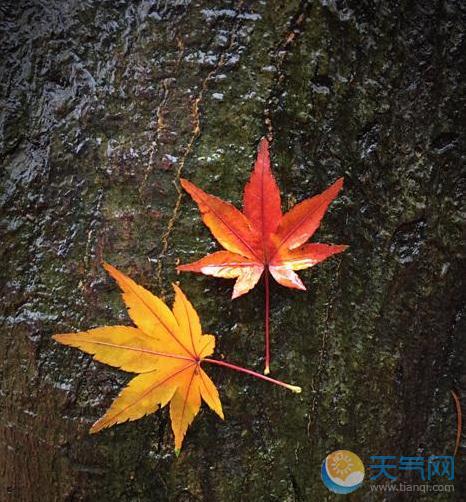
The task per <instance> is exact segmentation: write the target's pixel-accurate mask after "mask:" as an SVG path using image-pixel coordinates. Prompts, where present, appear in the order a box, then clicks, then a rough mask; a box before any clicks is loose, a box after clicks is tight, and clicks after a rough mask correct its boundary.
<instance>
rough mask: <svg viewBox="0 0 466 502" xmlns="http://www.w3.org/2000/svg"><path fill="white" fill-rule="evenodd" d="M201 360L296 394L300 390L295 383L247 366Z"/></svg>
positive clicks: (213, 360) (216, 360)
mask: <svg viewBox="0 0 466 502" xmlns="http://www.w3.org/2000/svg"><path fill="white" fill-rule="evenodd" d="M202 361H205V362H206V363H211V364H217V365H218V366H224V367H225V368H230V369H231V370H234V371H239V372H240V373H246V374H248V375H251V376H253V377H255V378H260V379H261V380H265V381H266V382H270V383H273V384H275V385H280V387H285V389H288V390H291V391H292V392H295V393H296V394H299V393H300V392H301V387H298V386H297V385H290V384H288V383H285V382H282V381H281V380H275V378H270V377H268V376H265V375H262V374H261V373H257V372H255V371H252V370H248V369H247V368H243V367H242V366H237V365H236V364H231V363H227V362H226V361H219V360H218V359H209V358H205V359H202Z"/></svg>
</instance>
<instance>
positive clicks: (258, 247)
mask: <svg viewBox="0 0 466 502" xmlns="http://www.w3.org/2000/svg"><path fill="white" fill-rule="evenodd" d="M181 184H182V186H183V188H184V189H185V190H186V191H187V192H188V193H189V194H190V195H191V197H192V198H193V200H194V201H195V202H196V204H197V205H198V207H199V209H200V211H201V215H202V220H203V221H204V223H205V224H206V225H207V227H208V228H209V229H210V231H211V232H212V234H213V235H214V237H215V238H216V239H217V241H218V242H219V243H220V244H221V245H222V246H223V247H224V248H225V250H224V251H217V252H216V253H212V254H209V255H207V256H205V257H204V258H201V259H200V260H198V261H196V262H194V263H189V264H186V265H180V266H178V267H177V269H178V270H180V271H183V272H185V271H189V272H199V273H202V274H205V275H213V276H215V277H223V278H229V279H231V278H236V283H235V286H234V288H233V298H237V297H238V296H241V295H244V294H245V293H247V292H248V291H249V290H250V289H252V288H253V287H254V286H255V285H256V284H257V282H258V281H259V279H260V277H261V275H262V273H263V272H264V269H265V272H266V273H265V274H264V278H265V295H266V305H265V306H266V315H265V344H266V349H265V371H264V372H265V373H268V372H269V362H270V346H269V274H268V272H270V274H271V275H272V277H273V278H274V279H275V280H276V281H277V282H278V283H279V284H281V285H282V286H286V287H288V288H296V289H302V290H305V289H306V288H305V286H304V284H303V283H302V281H301V279H300V278H299V276H298V275H297V274H296V272H295V271H297V270H303V269H306V268H309V267H312V266H314V265H316V264H317V263H320V262H322V261H323V260H325V259H326V258H328V257H329V256H332V255H334V254H336V253H341V252H342V251H344V250H345V249H346V248H347V247H348V246H345V245H329V244H320V243H312V244H305V243H306V241H307V240H308V239H309V238H310V237H311V236H312V235H313V234H314V232H315V231H316V230H317V228H318V227H319V225H320V220H321V219H322V217H323V216H324V214H325V212H326V210H327V208H328V206H329V204H330V203H331V202H332V201H333V200H334V199H335V197H336V196H337V195H338V192H339V191H340V189H341V188H342V186H343V178H339V179H338V180H337V181H335V183H333V185H330V186H329V187H328V188H327V189H326V190H324V191H323V192H322V193H321V194H319V195H315V196H314V197H310V198H308V199H306V200H304V201H302V202H300V203H299V204H296V205H295V206H294V207H293V208H292V209H290V211H288V212H287V213H285V214H282V210H281V201H280V190H279V188H278V185H277V182H276V181H275V178H274V177H273V175H272V172H271V170H270V156H269V143H268V141H267V139H265V138H263V139H262V140H261V142H260V145H259V151H258V155H257V159H256V163H255V166H254V170H253V172H252V175H251V177H250V179H249V181H248V183H247V184H246V186H245V189H244V196H243V212H241V211H239V210H238V209H236V208H235V207H234V206H233V205H232V204H229V203H228V202H225V201H223V200H222V199H219V198H218V197H215V196H213V195H209V194H207V193H205V192H204V191H203V190H201V189H200V188H198V187H196V186H195V185H193V184H192V183H191V182H189V181H188V180H185V179H182V180H181Z"/></svg>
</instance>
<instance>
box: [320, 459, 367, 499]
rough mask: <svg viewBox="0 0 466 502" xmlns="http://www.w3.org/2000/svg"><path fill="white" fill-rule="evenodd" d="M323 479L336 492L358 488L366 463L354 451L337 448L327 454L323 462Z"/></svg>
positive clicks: (347, 491) (351, 490)
mask: <svg viewBox="0 0 466 502" xmlns="http://www.w3.org/2000/svg"><path fill="white" fill-rule="evenodd" d="M321 475H322V481H323V482H324V484H325V486H326V487H327V488H328V489H329V490H331V491H332V492H335V493H340V494H345V493H351V492H354V491H355V490H357V489H358V488H359V487H360V486H361V485H362V482H363V479H364V464H363V463H362V461H361V459H360V458H359V457H358V456H357V455H356V454H355V453H353V452H352V451H349V450H337V451H334V452H333V453H330V455H327V457H326V458H325V460H324V461H323V463H322V470H321Z"/></svg>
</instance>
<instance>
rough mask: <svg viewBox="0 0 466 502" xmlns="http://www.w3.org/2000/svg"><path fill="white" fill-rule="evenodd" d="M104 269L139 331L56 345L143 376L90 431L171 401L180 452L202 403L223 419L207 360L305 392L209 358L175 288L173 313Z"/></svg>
mask: <svg viewBox="0 0 466 502" xmlns="http://www.w3.org/2000/svg"><path fill="white" fill-rule="evenodd" d="M104 268H105V269H106V270H107V272H108V273H109V274H110V275H111V276H112V277H113V278H114V279H115V280H116V281H117V283H118V285H119V286H120V288H121V289H122V291H123V300H124V302H125V304H126V306H127V307H128V313H129V316H130V317H131V319H132V320H133V322H134V323H135V325H136V326H137V327H136V328H134V327H130V326H104V327H102V328H95V329H91V330H89V331H84V332H80V333H66V334H58V335H54V336H53V338H54V340H56V341H57V342H60V343H62V344H64V345H70V346H72V347H76V348H78V349H80V350H82V351H84V352H87V353H89V354H91V355H93V356H94V359H96V360H97V361H100V362H102V363H105V364H109V365H111V366H115V367H117V368H121V369H122V370H125V371H130V372H134V373H139V375H138V376H136V377H135V378H133V380H131V381H130V382H129V384H128V385H127V386H126V387H125V388H124V389H123V390H122V391H121V393H120V395H119V396H118V397H117V398H116V399H115V401H114V402H113V404H112V405H111V406H110V408H109V409H108V410H107V412H106V413H105V415H104V416H103V417H101V418H100V419H99V420H97V422H96V423H95V424H94V425H93V426H92V428H91V430H90V432H91V433H94V432H98V431H100V430H101V429H104V428H106V427H111V426H112V425H115V424H119V423H122V422H126V421H128V420H137V419H138V418H141V417H143V416H145V415H147V414H149V413H153V412H155V411H156V410H157V409H158V408H159V407H163V406H165V405H166V404H168V403H169V402H170V417H171V423H172V430H173V434H174V436H175V449H176V450H177V451H179V450H180V448H181V445H182V443H183V439H184V436H185V434H186V430H187V428H188V427H189V425H190V424H191V422H192V421H193V419H194V417H195V416H196V415H197V413H198V412H199V409H200V407H201V399H202V400H204V401H205V402H206V403H207V405H208V406H209V407H210V408H211V409H212V410H213V411H215V413H217V415H218V416H219V417H220V418H222V419H223V418H224V416H223V411H222V405H221V402H220V398H219V395H218V391H217V388H216V387H215V385H214V383H213V382H212V380H211V379H210V378H209V376H208V375H207V373H206V372H205V371H204V370H203V369H202V368H201V363H203V362H208V363H213V364H217V365H220V366H224V367H228V368H230V369H234V370H236V371H240V372H243V373H247V374H250V375H252V376H255V377H257V378H260V379H262V380H266V381H269V382H271V383H275V384H277V385H281V386H282V387H286V388H288V389H290V390H292V391H294V392H300V391H301V389H300V388H299V387H296V386H293V385H289V384H286V383H283V382H280V381H278V380H275V379H273V378H268V377H265V376H264V375H260V374H258V373H256V372H254V371H252V370H248V369H246V368H242V367H239V366H236V365H234V364H230V363H227V362H225V361H219V360H216V359H210V358H208V357H207V356H210V355H211V354H212V353H213V351H214V347H215V338H214V336H212V335H204V334H202V329H201V323H200V321H199V317H198V315H197V313H196V311H195V310H194V308H193V306H192V305H191V303H190V302H189V301H188V299H187V298H186V296H185V295H184V293H183V292H182V291H181V289H180V288H179V287H178V286H177V285H176V284H173V287H174V289H175V302H174V304H173V309H172V310H170V309H169V308H168V306H167V305H166V304H165V303H164V302H163V301H162V300H161V299H160V298H158V297H157V296H155V295H153V294H152V293H151V292H149V291H148V290H146V289H145V288H143V287H142V286H140V285H138V284H137V283H136V282H134V281H133V280H132V279H130V278H129V277H128V276H126V275H125V274H123V273H122V272H120V271H119V270H117V269H116V268H115V267H113V266H112V265H109V264H107V263H104Z"/></svg>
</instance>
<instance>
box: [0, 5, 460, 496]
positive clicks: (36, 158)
mask: <svg viewBox="0 0 466 502" xmlns="http://www.w3.org/2000/svg"><path fill="white" fill-rule="evenodd" d="M0 13H1V29H2V44H1V49H0V50H1V51H2V59H1V65H2V66H1V91H2V93H1V94H2V95H1V109H0V113H1V122H0V127H1V158H2V178H1V211H2V214H1V230H2V246H1V253H2V260H1V265H0V267H1V276H2V294H3V297H4V298H3V303H2V317H1V326H2V335H1V337H0V361H1V364H2V369H1V374H0V382H1V392H0V417H1V421H0V499H1V500H2V501H15V502H16V501H36V500H37V501H55V500H57V501H62V500H73V501H74V500H86V501H87V500H89V501H94V500H102V501H107V500H109V501H110V500H119V501H133V500H134V501H136V500H138V501H149V500H157V501H178V500H180V501H191V500H193V501H194V500H205V501H209V502H210V501H236V500H237V501H240V500H241V501H243V500H248V501H249V500H251V501H275V500H276V501H293V500H296V501H309V500H319V501H320V500H333V495H331V494H330V492H329V491H328V490H327V489H326V488H325V487H324V486H323V484H322V483H321V481H320V464H321V462H322V460H323V458H324V457H325V456H326V455H327V454H328V453H329V452H331V451H333V450H335V449H341V448H344V449H350V450H353V451H354V452H356V453H358V454H359V455H360V456H361V458H362V459H363V461H364V462H365V463H366V465H367V464H368V463H369V462H368V461H369V457H370V456H371V455H411V456H412V455H422V456H425V457H427V456H428V455H431V454H435V455H441V454H446V455H449V454H452V452H453V449H454V443H455V433H456V415H455V411H454V407H453V402H452V399H451V395H450V391H451V390H455V391H456V392H457V393H458V395H459V396H460V397H461V398H462V400H463V402H465V399H466V394H465V391H466V380H465V373H464V288H463V289H462V287H461V286H462V276H464V248H463V247H462V242H463V227H462V222H463V221H464V213H462V212H461V201H463V202H464V178H461V174H462V172H461V166H462V165H464V149H463V146H464V144H463V143H462V139H461V132H464V129H463V130H462V128H461V126H462V124H464V117H462V116H461V110H463V109H464V106H463V104H464V103H463V104H461V98H462V94H461V82H462V79H461V78H460V77H461V68H464V63H465V62H464V31H463V27H464V15H465V12H464V6H462V4H461V2H456V1H454V0H446V1H438V2H421V1H397V2H388V1H387V2H378V3H376V4H375V3H374V2H369V1H363V2H360V1H358V2H357V1H348V2H334V1H322V2H317V1H315V2H306V1H301V2H298V1H282V2H280V1H269V2H244V1H243V2H239V3H238V2H232V1H222V2H218V1H213V0H212V1H204V0H199V1H197V2H192V1H190V0H179V1H175V0H173V1H152V0H147V1H143V2H132V1H129V0H128V1H124V0H120V1H116V2H115V1H112V2H107V1H92V0H88V1H83V0H79V1H77V0H71V1H69V2H62V1H59V0H52V1H49V2H41V1H39V0H36V1H34V0H31V1H19V2H12V1H10V2H8V1H7V2H6V3H2V5H1V6H0ZM463 96H464V95H463ZM462 119H463V122H462ZM265 133H269V134H271V135H273V137H274V141H273V144H272V159H273V169H274V172H275V174H276V177H277V179H278V181H279V184H280V187H281V190H282V194H284V197H283V198H284V204H285V206H286V207H285V208H287V207H289V206H290V205H292V204H293V203H294V202H296V201H299V200H301V199H302V198H304V197H307V196H309V195H310V194H313V193H316V192H319V191H320V190H322V189H323V188H324V187H326V186H327V185H328V184H329V183H330V182H332V181H334V180H335V179H336V178H337V177H339V176H345V180H346V182H345V189H344V192H343V195H342V196H341V197H340V198H339V199H338V200H337V201H336V202H335V203H334V204H333V205H332V207H331V210H330V212H329V214H328V215H327V216H326V218H325V220H324V223H323V225H322V227H321V229H320V230H319V232H318V235H316V239H315V240H317V241H318V240H321V241H323V242H335V243H347V244H349V245H350V246H351V247H350V250H349V251H348V252H347V253H345V254H344V255H342V256H341V257H338V258H335V259H332V260H329V261H328V262H326V263H324V264H322V265H321V266H319V267H316V268H315V269H313V270H312V271H310V272H305V273H303V274H302V276H303V279H304V281H305V283H306V284H307V285H308V286H309V287H308V291H307V292H294V291H291V290H287V289H285V288H281V287H278V286H276V285H272V289H271V306H272V307H271V308H272V310H271V331H272V354H273V361H272V372H273V374H274V375H275V376H277V377H278V378H282V379H285V380H286V381H290V382H293V383H297V384H300V385H302V386H303V389H304V391H303V393H302V395H301V396H299V397H297V396H295V395H292V394H289V393H286V392H284V391H282V390H281V389H275V388H270V387H269V386H267V385H266V384H262V383H261V382H256V381H251V380H250V379H248V378H243V377H242V376H240V375H237V374H231V373H229V372H226V371H223V370H222V369H221V368H214V369H212V371H211V374H212V377H213V380H214V381H215V382H216V383H217V384H218V386H219V388H220V394H221V397H222V401H223V404H224V410H225V414H226V421H225V422H224V423H222V422H220V421H219V420H218V419H217V418H216V417H215V416H213V414H212V413H210V412H209V411H208V410H207V409H204V410H203V411H202V412H201V413H200V415H199V416H198V417H197V418H196V420H195V422H194V424H193V426H192V427H191V428H190V430H189V432H188V436H187V439H186V442H185V445H184V449H183V451H182V453H181V455H180V457H179V458H176V457H175V455H174V453H173V447H172V437H171V432H170V425H169V422H168V419H167V414H166V411H162V412H160V413H157V414H156V415H152V416H149V417H147V418H145V419H142V420H140V421H138V422H135V423H131V424H125V425H122V426H119V427H115V428H114V429H112V430H109V431H106V432H103V433H101V434H98V435H96V436H89V435H88V433H87V431H88V429H89V426H90V425H91V423H92V422H93V421H95V419H97V418H98V417H99V416H100V415H102V414H103V412H104V410H105V409H106V408H107V407H108V405H109V404H110V403H111V401H112V399H113V398H114V397H115V396H116V394H117V393H118V390H119V389H120V388H121V386H122V385H123V384H124V383H125V382H126V381H127V380H128V378H129V376H128V375H127V374H123V373H119V372H118V371H116V370H114V369H112V368H109V367H105V366H103V365H100V364H97V363H92V362H91V361H90V359H89V358H88V357H87V356H85V355H82V354H80V353H78V352H77V351H74V350H71V349H70V350H67V349H65V348H63V347H61V346H57V344H55V343H53V342H52V340H51V335H52V334H53V333H56V332H65V331H73V330H78V329H87V328H91V327H94V326H99V325H105V324H114V323H115V322H120V323H129V320H128V318H127V316H126V313H125V309H124V306H123V304H122V302H121V299H120V297H119V293H118V291H117V289H116V287H115V285H114V284H113V283H112V282H111V281H110V280H109V279H108V278H107V277H106V276H105V274H104V272H103V270H102V268H101V266H100V263H101V260H102V259H104V258H105V259H106V260H107V261H109V262H111V263H113V264H114V265H116V266H118V267H121V269H122V270H124V271H126V272H127V273H129V274H130V275H132V276H133V277H134V278H135V279H136V280H137V281H139V282H140V283H142V284H144V285H145V286H146V287H148V288H149V289H151V290H152V291H154V292H155V293H158V294H161V295H163V296H164V297H165V298H166V299H167V301H169V300H170V301H171V294H172V293H171V291H170V287H169V284H170V282H172V281H174V280H180V281H181V284H182V286H183V288H184V289H185V291H186V292H187V294H188V296H189V297H190V299H191V300H192V302H193V303H194V305H195V306H196V308H197V309H198V311H199V313H200V315H201V319H202V322H203V326H204V329H205V331H206V332H210V333H214V334H216V336H217V355H222V354H223V355H228V359H229V360H231V361H233V362H239V363H242V364H244V365H247V366H249V367H252V368H256V369H258V370H260V369H261V368H262V365H263V361H262V353H263V324H262V322H263V321H262V309H263V290H262V289H261V287H258V288H256V289H255V290H254V291H253V292H251V293H250V294H249V295H248V296H247V297H244V298H241V299H239V300H235V301H233V302H232V301H230V294H231V288H232V284H231V283H230V282H227V281H221V280H217V279H211V278H207V277H197V276H193V275H183V276H177V275H176V273H175V265H176V264H177V263H178V260H181V261H182V262H186V261H188V260H191V259H193V258H198V257H201V256H203V255H204V254H205V252H206V251H208V250H209V251H211V250H213V249H217V248H216V244H214V243H213V240H212V238H211V236H210V235H209V233H208V231H207V230H206V229H205V228H204V227H203V226H202V224H201V222H200V219H199V216H198V213H197V211H196V210H195V208H194V207H193V204H192V203H191V201H190V200H188V198H186V197H184V196H183V195H182V194H181V193H180V191H179V178H180V176H185V177H188V178H190V179H191V180H193V181H194V182H195V183H197V184H199V185H200V186H202V187H203V188H204V189H205V190H207V191H209V192H212V193H215V194H217V195H219V196H221V197H223V198H226V199H229V200H231V201H233V202H234V203H236V204H240V199H241V190H242V186H243V184H244V182H245V181H246V179H247V177H248V174H249V171H250V167H251V165H252V162H253V158H254V156H255V148H256V145H257V142H258V140H259V138H260V137H261V136H262V135H264V134H265ZM463 139H464V136H463ZM461 180H463V181H461ZM462 216H463V218H462ZM461 334H462V336H463V338H462V339H461V336H460V335H461ZM463 446H464V443H463ZM463 452H464V449H463ZM464 470H465V469H464V462H463V461H461V460H460V459H459V458H458V459H457V470H456V472H457V479H456V481H455V483H456V492H455V494H451V493H450V494H439V495H438V497H437V498H436V500H454V499H457V500H460V498H461V490H462V489H463V490H464ZM408 480H411V481H412V482H416V480H415V477H411V478H409V479H408ZM368 485H369V484H368V483H366V485H365V486H364V487H363V488H361V489H360V490H359V491H358V492H357V493H356V494H355V495H354V498H351V497H350V500H351V499H352V500H381V498H380V496H379V498H377V497H376V496H374V495H373V494H371V492H370V489H369V486H368ZM463 493H464V491H463ZM393 497H394V499H396V500H399V499H401V498H400V495H393ZM404 497H405V498H406V499H407V500H408V499H410V498H411V497H413V496H409V495H408V494H405V495H404ZM389 498H390V497H389V496H386V499H387V500H388V499H389ZM414 498H415V497H414Z"/></svg>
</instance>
